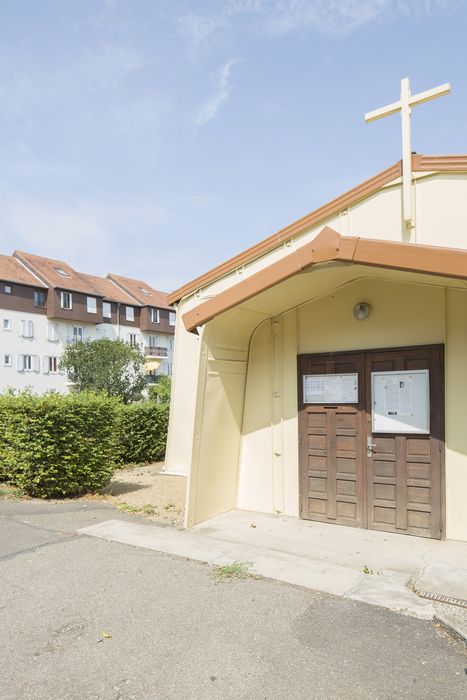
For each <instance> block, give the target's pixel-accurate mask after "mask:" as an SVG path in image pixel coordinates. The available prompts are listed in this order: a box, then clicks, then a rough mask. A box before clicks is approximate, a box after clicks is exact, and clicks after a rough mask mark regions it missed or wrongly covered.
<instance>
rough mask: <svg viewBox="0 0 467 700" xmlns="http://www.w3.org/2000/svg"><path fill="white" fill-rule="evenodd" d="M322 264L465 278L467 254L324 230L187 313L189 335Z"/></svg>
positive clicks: (455, 250)
mask: <svg viewBox="0 0 467 700" xmlns="http://www.w3.org/2000/svg"><path fill="white" fill-rule="evenodd" d="M321 263H350V264H353V265H363V266H369V267H379V268H384V269H387V270H399V271H403V272H413V273H419V274H424V275H434V276H437V277H444V278H451V279H462V280H464V279H467V250H459V249H456V248H443V247H440V246H427V245H420V244H414V243H396V242H392V241H382V240H376V239H371V238H359V237H354V236H341V235H340V234H339V233H338V232H337V231H335V230H334V229H332V228H330V227H329V226H326V227H325V228H323V230H322V231H321V232H320V233H319V234H318V236H316V238H314V239H313V240H312V241H310V242H309V243H307V244H305V245H303V246H301V247H299V248H296V249H295V250H293V251H292V252H291V253H289V254H288V255H286V256H284V257H283V258H282V259H281V260H279V261H277V262H275V263H272V264H271V265H269V266H268V267H267V268H264V269H262V270H260V271H258V272H256V273H255V274H253V275H251V276H250V277H248V278H247V279H244V280H242V281H241V282H238V283H237V284H234V285H233V286H232V287H229V288H228V289H226V290H225V291H223V292H220V293H219V294H218V295H217V296H216V297H214V298H212V299H209V300H207V301H205V302H203V303H202V304H200V305H199V306H197V307H195V308H194V309H191V310H190V311H187V312H186V313H185V314H184V315H183V317H182V318H183V322H184V324H185V327H186V329H187V330H188V331H190V332H196V329H197V328H198V327H199V326H203V325H204V324H205V323H207V322H208V321H211V320H212V319H213V318H216V317H217V316H219V315H220V314H222V313H224V312H226V311H228V310H229V309H232V308H234V307H236V306H239V305H240V304H242V303H244V302H246V301H248V300H249V299H251V298H252V297H254V296H256V295H258V294H261V293H262V292H264V291H266V290H268V289H271V288H272V287H274V286H275V285H277V284H279V283H281V282H283V281H285V280H287V279H289V278H290V277H293V276H294V275H297V274H298V273H301V272H304V271H309V270H311V269H312V268H313V266H314V265H319V264H321Z"/></svg>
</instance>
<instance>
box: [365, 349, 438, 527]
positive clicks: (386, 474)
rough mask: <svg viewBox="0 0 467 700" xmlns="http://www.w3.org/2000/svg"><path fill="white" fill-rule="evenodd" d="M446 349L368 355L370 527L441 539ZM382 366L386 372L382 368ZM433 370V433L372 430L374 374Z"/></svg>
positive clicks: (431, 406) (367, 403) (431, 376)
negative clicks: (377, 431)
mask: <svg viewBox="0 0 467 700" xmlns="http://www.w3.org/2000/svg"><path fill="white" fill-rule="evenodd" d="M442 361H443V357H442V348H440V347H432V346H429V347H426V348H423V347H422V348H410V349H408V348H402V349H400V350H394V351H390V352H375V353H366V355H365V379H366V427H367V438H368V437H370V438H371V439H372V441H373V443H374V445H375V447H374V450H373V455H372V456H370V457H367V462H366V481H367V503H368V509H367V527H368V528H370V529H372V530H385V531H386V530H390V531H392V532H402V533H407V534H411V535H419V536H422V537H433V538H439V537H441V511H440V501H441V461H442V450H443V445H444V436H443V434H442V429H443V424H444V421H443V405H444V400H443V392H442V384H441V382H442ZM380 368H382V369H380ZM415 369H428V370H429V372H430V431H431V432H430V435H410V434H409V435H405V434H394V435H392V434H391V435H387V434H385V435H378V434H377V433H376V434H372V432H371V372H377V371H403V370H415Z"/></svg>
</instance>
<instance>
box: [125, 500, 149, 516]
mask: <svg viewBox="0 0 467 700" xmlns="http://www.w3.org/2000/svg"><path fill="white" fill-rule="evenodd" d="M117 510H121V511H122V512H123V513H139V514H142V515H155V514H156V513H157V508H156V507H155V506H152V505H151V504H150V503H146V505H144V506H132V505H131V503H119V504H118V505H117Z"/></svg>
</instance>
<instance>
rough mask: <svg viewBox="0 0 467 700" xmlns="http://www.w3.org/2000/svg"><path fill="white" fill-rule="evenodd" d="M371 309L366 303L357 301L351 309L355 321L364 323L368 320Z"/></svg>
mask: <svg viewBox="0 0 467 700" xmlns="http://www.w3.org/2000/svg"><path fill="white" fill-rule="evenodd" d="M372 311H373V309H372V308H371V306H370V304H367V302H366V301H359V302H358V304H355V306H354V307H353V317H354V319H355V320H356V321H366V320H367V319H368V318H370V316H371V313H372Z"/></svg>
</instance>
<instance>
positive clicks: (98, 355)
mask: <svg viewBox="0 0 467 700" xmlns="http://www.w3.org/2000/svg"><path fill="white" fill-rule="evenodd" d="M60 367H61V368H63V369H65V370H66V371H67V373H68V378H69V379H70V381H71V382H73V383H74V384H75V390H76V391H104V392H105V393H107V394H108V395H109V396H119V397H120V398H121V399H122V400H123V402H124V403H131V402H132V401H138V400H139V399H141V398H142V391H143V389H144V387H145V386H146V381H145V376H144V355H143V353H142V352H141V350H140V349H139V348H138V347H133V346H132V345H129V343H124V342H123V341H122V340H111V339H110V338H101V339H99V340H79V341H77V342H76V343H73V344H72V345H69V346H68V347H67V348H66V349H65V352H64V353H63V355H62V357H61V359H60Z"/></svg>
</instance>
